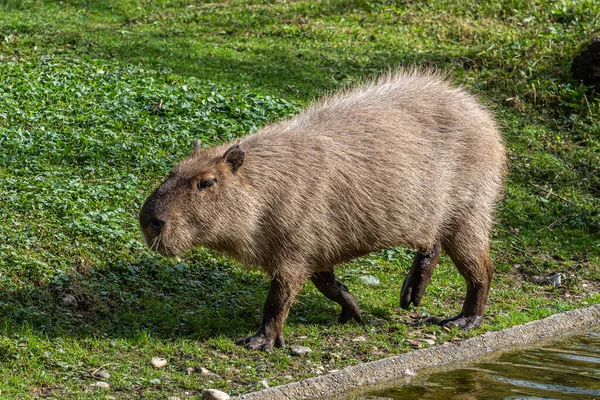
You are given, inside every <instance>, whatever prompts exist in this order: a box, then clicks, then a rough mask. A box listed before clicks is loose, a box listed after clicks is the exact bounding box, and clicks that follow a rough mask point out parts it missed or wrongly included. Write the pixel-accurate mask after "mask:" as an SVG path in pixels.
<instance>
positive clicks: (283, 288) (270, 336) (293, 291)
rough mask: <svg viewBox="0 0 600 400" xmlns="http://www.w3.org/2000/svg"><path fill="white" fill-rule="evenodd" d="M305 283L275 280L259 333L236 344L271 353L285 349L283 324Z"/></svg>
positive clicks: (266, 303)
mask: <svg viewBox="0 0 600 400" xmlns="http://www.w3.org/2000/svg"><path fill="white" fill-rule="evenodd" d="M292 278H296V279H292ZM304 281H305V279H298V278H297V277H287V276H282V275H278V276H276V277H275V278H273V279H272V280H271V287H270V289H269V295H268V296H267V301H266V302H265V307H264V311H263V320H262V324H261V325H260V328H259V329H258V332H256V333H255V334H254V335H252V336H248V337H244V338H241V339H238V340H237V341H236V342H235V343H236V344H239V345H242V346H245V347H246V348H248V349H253V350H263V351H271V350H272V349H273V347H284V346H285V340H284V339H283V323H284V322H285V319H286V318H287V315H288V312H289V310H290V306H291V305H292V302H293V301H294V298H295V297H296V295H297V294H298V292H299V291H300V289H302V286H303V284H304Z"/></svg>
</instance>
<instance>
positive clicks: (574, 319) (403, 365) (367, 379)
mask: <svg viewBox="0 0 600 400" xmlns="http://www.w3.org/2000/svg"><path fill="white" fill-rule="evenodd" d="M597 324H600V304H596V305H593V306H591V307H587V308H582V309H578V310H571V311H567V312H563V313H559V314H555V315H552V316H550V317H547V318H544V319H541V320H537V321H532V322H528V323H526V324H523V325H517V326H513V327H511V328H507V329H503V330H501V331H495V332H487V333H484V334H482V335H479V336H476V337H473V338H470V339H466V340H463V341H460V342H456V343H444V344H441V345H438V346H434V347H430V348H427V349H423V350H416V351H412V352H410V353H405V354H401V355H399V356H393V357H389V358H384V359H381V360H377V361H372V362H368V363H364V364H358V365H355V366H352V367H348V368H345V369H343V370H341V371H337V372H333V373H330V374H327V375H321V376H317V377H314V378H310V379H306V380H303V381H299V382H293V383H290V384H286V385H281V386H277V387H273V388H269V389H265V390H261V391H258V392H252V393H247V394H244V395H241V396H238V397H235V398H234V399H238V400H283V399H287V400H300V399H303V400H308V399H318V398H321V397H326V396H335V395H339V394H342V393H345V392H349V391H352V390H354V389H357V388H359V387H362V386H370V385H375V384H377V383H381V382H385V381H392V380H396V379H399V378H402V377H404V376H407V372H409V374H413V373H415V372H417V371H419V370H421V369H424V368H432V367H441V366H444V365H445V364H450V363H453V362H460V361H470V360H475V359H478V358H483V357H485V356H486V355H489V354H490V353H492V352H497V351H501V350H511V349H513V348H515V347H522V346H524V345H528V344H531V343H534V342H537V341H540V340H548V339H553V338H557V337H560V336H563V335H566V334H567V333H570V332H573V331H581V330H583V329H585V328H588V327H591V326H593V325H597Z"/></svg>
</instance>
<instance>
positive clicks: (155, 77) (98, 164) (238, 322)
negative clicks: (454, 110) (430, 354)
mask: <svg viewBox="0 0 600 400" xmlns="http://www.w3.org/2000/svg"><path fill="white" fill-rule="evenodd" d="M599 21H600V4H598V3H597V2H596V1H591V0H589V1H585V0H584V1H556V2H542V1H532V0H529V1H516V0H513V1H500V2H492V3H490V4H488V5H479V4H478V2H469V1H462V0H460V1H458V0H457V1H455V2H448V1H443V0H436V1H431V2H427V4H423V2H416V1H415V2H412V1H407V2H390V1H372V2H367V1H359V0H354V1H351V0H348V1H342V0H340V1H321V2H312V1H291V2H285V3H284V2H269V1H229V2H222V3H200V2H192V1H169V2H167V1H144V2H142V1H132V0H129V1H120V2H117V1H62V2H58V1H50V0H48V1H12V0H4V1H0V148H1V149H2V151H1V152H0V220H1V221H2V222H1V223H0V332H1V335H0V376H2V378H1V379H0V398H6V399H26V398H36V397H40V396H48V397H52V396H54V397H56V398H77V399H85V398H89V399H91V398H107V397H108V398H110V396H113V397H114V398H123V399H126V398H138V397H144V398H148V399H153V398H156V399H164V398H167V397H169V396H177V397H180V398H187V397H194V396H198V395H199V393H200V392H201V390H202V389H204V388H207V387H214V388H220V389H222V390H225V391H227V392H228V393H230V394H237V393H243V392H248V391H251V390H254V389H258V388H261V387H262V384H261V383H260V382H261V381H262V380H263V379H265V378H267V379H268V382H269V384H270V385H277V384H282V383H286V382H289V381H290V380H299V379H302V378H306V377H309V376H314V375H315V374H318V373H322V371H324V372H326V371H329V370H332V369H341V368H343V367H345V366H348V365H353V364H357V363H359V362H364V361H369V360H374V359H378V358H382V357H385V356H389V355H393V354H398V353H402V352H406V351H410V350H411V348H410V345H409V343H408V341H407V340H409V339H410V340H415V339H420V338H423V337H424V335H425V334H434V335H436V338H437V339H436V341H437V342H438V343H439V342H444V341H448V340H456V339H460V338H463V337H467V336H471V335H474V334H477V333H481V332H483V331H485V330H495V329H501V328H504V327H508V326H512V325H515V324H518V323H522V322H526V321H530V320H533V319H538V318H542V317H545V316H548V315H551V314H553V313H556V312H560V311H563V310H567V309H571V308H575V307H582V306H585V305H588V304H597V303H600V294H599V293H600V213H599V210H600V99H599V98H598V96H595V95H593V94H592V93H591V92H589V91H587V88H585V87H583V86H581V84H580V82H577V81H576V80H574V79H572V78H571V76H570V60H571V59H572V58H573V57H574V55H575V54H576V53H577V51H578V49H579V48H580V46H581V44H582V43H583V42H585V41H586V40H588V39H589V37H590V36H591V35H592V34H593V33H596V31H595V30H596V29H597V26H598V25H599ZM399 64H403V65H413V64H414V65H427V66H437V67H438V68H440V69H443V70H446V71H448V72H449V73H450V76H451V77H452V78H453V80H454V81H455V82H457V83H459V84H464V85H465V86H467V87H468V88H470V89H471V90H473V91H474V92H476V93H477V94H478V95H479V97H480V98H481V99H482V100H483V101H485V102H486V103H487V104H489V105H490V106H491V107H492V108H493V109H494V111H495V113H496V116H497V118H498V120H499V121H500V123H501V125H502V126H503V131H504V133H505V136H506V139H507V143H508V147H509V152H510V160H511V174H510V176H509V179H508V188H507V192H506V198H505V200H504V201H503V202H502V204H500V205H499V215H498V224H497V226H496V229H495V232H494V237H493V259H494V262H495V267H496V271H497V275H496V278H495V280H494V282H493V287H492V290H491V292H490V299H489V303H488V308H487V313H486V320H485V322H484V325H483V327H482V328H480V329H478V330H477V331H475V332H471V333H468V334H465V333H462V332H457V331H452V332H447V331H445V330H442V329H440V328H437V327H434V326H422V325H421V326H415V323H414V322H415V321H417V320H418V319H419V318H421V317H423V316H428V315H445V316H448V315H453V314H454V313H456V312H457V311H458V309H459V308H460V305H461V302H462V299H463V296H464V293H465V288H464V282H463V280H462V279H461V278H460V276H459V275H458V273H457V272H456V269H455V268H454V267H453V266H452V264H451V262H450V261H449V260H448V259H446V258H443V259H442V262H441V265H440V266H439V267H438V269H437V270H436V273H435V275H434V278H433V282H432V284H431V286H430V287H429V288H428V289H427V292H426V296H425V298H424V299H423V303H422V306H421V307H419V308H417V309H416V310H413V311H411V312H406V311H404V310H401V309H400V308H399V306H398V303H399V299H398V297H399V289H400V286H401V284H402V280H403V279H404V276H405V274H406V271H407V270H408V268H409V266H410V263H411V259H412V253H411V252H410V251H409V250H407V249H390V250H387V251H383V252H381V253H378V254H374V255H372V256H370V257H366V258H364V259H360V260H356V261H354V262H351V263H348V264H347V265H344V266H341V267H340V268H339V269H338V275H339V277H340V279H341V280H342V281H343V282H344V283H346V284H347V285H348V287H349V288H350V290H351V291H352V292H353V293H355V295H356V297H357V298H358V301H359V304H360V306H361V310H362V312H363V314H364V317H365V321H366V324H365V326H364V327H360V326H357V325H355V324H348V325H345V326H340V325H338V324H337V323H336V322H335V320H336V314H337V313H338V311H339V310H338V307H337V305H334V304H332V303H331V302H329V301H328V300H326V299H325V298H324V297H322V296H321V295H320V294H317V292H316V290H315V289H314V287H312V285H310V284H307V285H306V288H305V289H304V291H303V292H302V294H301V295H300V296H299V298H298V299H297V301H296V303H295V304H294V306H293V308H292V311H291V313H290V317H289V319H288V322H287V325H286V328H285V334H286V338H287V342H288V344H302V345H306V346H309V347H311V348H312V349H313V353H311V354H310V355H309V356H308V357H307V358H305V359H298V358H296V357H293V356H291V355H290V354H289V352H288V350H287V349H279V350H276V351H274V352H273V353H271V354H263V353H257V352H253V351H249V350H246V349H243V348H240V347H237V346H235V345H234V344H233V340H234V339H236V338H237V337H240V336H243V335H247V334H249V333H253V331H254V330H255V329H256V328H257V327H258V325H259V322H260V314H261V310H262V303H263V301H264V299H265V297H266V292H267V287H268V283H267V281H266V280H265V279H264V278H263V277H262V275H261V274H260V273H257V272H250V271H247V270H245V269H243V267H241V266H239V265H235V264H233V263H231V262H230V261H228V260H226V259H223V258H221V257H219V256H217V255H213V254H210V253H206V252H202V251H196V252H192V253H190V254H188V255H187V256H186V257H184V258H182V259H181V260H170V259H164V258H161V257H159V256H156V255H154V254H152V253H150V252H149V251H148V250H147V249H145V247H144V246H143V244H142V238H141V234H140V233H139V232H138V228H137V212H138V210H139V207H140V205H141V203H142V202H143V200H144V199H145V197H146V196H147V195H148V194H149V193H150V192H151V190H152V189H153V187H155V185H156V184H157V183H158V182H159V181H160V180H161V179H162V178H163V177H164V176H165V175H166V173H167V172H168V170H169V168H170V166H171V165H173V163H175V162H176V161H177V160H178V159H180V158H181V157H182V156H183V155H185V154H186V153H187V152H188V151H189V150H190V148H191V141H192V140H193V139H197V138H200V139H202V140H203V141H204V142H207V143H220V142H222V141H226V140H230V139H233V138H235V137H237V136H240V135H244V134H247V133H250V132H252V131H254V130H256V129H258V128H259V127H260V126H262V125H265V124H266V123H268V122H269V121H273V120H277V119H280V118H283V117H285V116H289V115H292V114H293V113H295V112H297V111H298V110H300V109H301V108H302V107H304V106H306V105H307V104H308V103H309V102H310V101H311V100H312V99H313V98H314V97H316V96H318V95H320V94H322V93H324V92H327V91H330V90H334V89H336V88H339V87H342V86H344V85H347V84H352V83H356V82H358V81H360V80H361V79H363V78H366V77H370V76H374V75H376V74H377V73H379V72H380V71H383V70H385V69H387V68H388V66H393V65H399ZM509 99H511V100H509ZM552 272H561V273H562V274H563V275H564V276H565V284H564V285H563V286H562V287H559V288H551V287H548V286H544V285H540V284H538V283H536V281H537V278H536V277H538V276H542V277H543V276H546V275H548V274H549V273H552ZM365 274H372V275H375V276H377V277H378V278H379V279H380V280H381V284H380V285H379V286H374V287H370V286H364V285H362V284H361V283H360V281H359V280H358V277H359V276H361V275H365ZM67 295H73V296H74V297H75V299H76V301H77V304H76V305H75V306H73V307H66V306H64V305H63V304H62V300H63V299H64V298H65V296H67ZM358 336H365V337H366V338H367V340H366V341H352V340H351V339H353V338H356V337H358ZM153 356H162V357H165V358H167V359H168V360H169V363H168V364H167V366H166V367H165V368H164V369H160V370H158V369H154V368H153V367H151V366H150V365H149V361H150V359H151V358H152V357H153ZM101 366H104V369H105V370H106V371H108V372H109V373H110V374H111V377H110V378H109V379H108V380H107V382H109V383H110V385H111V389H110V390H109V391H98V390H97V389H93V388H92V387H91V384H92V383H94V382H95V381H96V379H94V378H93V377H92V376H91V372H93V371H94V370H96V369H97V368H99V367H101ZM189 367H194V368H196V370H198V369H199V368H200V367H205V368H208V369H210V370H211V371H213V372H214V373H216V374H217V375H218V376H216V377H205V376H201V375H200V374H199V373H198V372H194V373H192V374H191V375H186V373H185V371H186V369H187V368H189Z"/></svg>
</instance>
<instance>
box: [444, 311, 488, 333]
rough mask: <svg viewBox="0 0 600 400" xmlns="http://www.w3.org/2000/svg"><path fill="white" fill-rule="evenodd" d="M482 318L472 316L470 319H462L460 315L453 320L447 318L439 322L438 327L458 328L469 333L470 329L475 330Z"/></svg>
mask: <svg viewBox="0 0 600 400" xmlns="http://www.w3.org/2000/svg"><path fill="white" fill-rule="evenodd" d="M481 322H482V318H481V315H473V316H472V317H464V316H462V315H460V314H459V315H458V316H456V317H454V318H448V319H445V320H443V321H440V322H439V323H438V325H440V326H445V327H447V328H460V329H463V330H465V331H469V330H471V329H475V328H477V327H478V326H479V325H481Z"/></svg>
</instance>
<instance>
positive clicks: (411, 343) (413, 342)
mask: <svg viewBox="0 0 600 400" xmlns="http://www.w3.org/2000/svg"><path fill="white" fill-rule="evenodd" d="M407 342H408V344H409V346H410V347H412V348H413V349H420V348H421V347H423V343H421V342H417V341H416V340H407Z"/></svg>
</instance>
